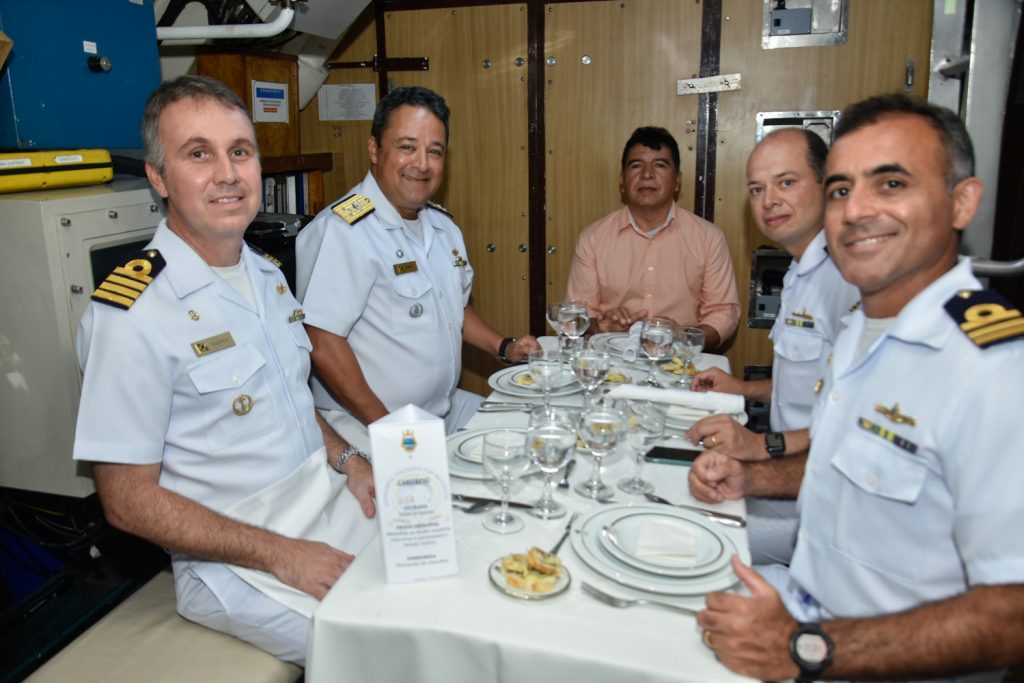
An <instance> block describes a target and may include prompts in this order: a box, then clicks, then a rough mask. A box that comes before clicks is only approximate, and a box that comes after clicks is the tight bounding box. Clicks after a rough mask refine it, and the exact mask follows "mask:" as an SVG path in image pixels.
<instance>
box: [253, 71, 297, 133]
mask: <svg viewBox="0 0 1024 683" xmlns="http://www.w3.org/2000/svg"><path fill="white" fill-rule="evenodd" d="M252 120H253V121H255V122H256V123H288V84H287V83H268V82H267V81H253V82H252Z"/></svg>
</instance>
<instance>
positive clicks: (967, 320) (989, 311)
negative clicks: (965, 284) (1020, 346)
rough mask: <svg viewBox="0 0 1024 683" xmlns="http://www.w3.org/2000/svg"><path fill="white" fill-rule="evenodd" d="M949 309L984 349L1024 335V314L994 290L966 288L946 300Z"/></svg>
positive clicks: (962, 327)
mask: <svg viewBox="0 0 1024 683" xmlns="http://www.w3.org/2000/svg"><path fill="white" fill-rule="evenodd" d="M946 312H947V313H949V315H950V317H952V318H953V320H954V321H955V322H956V324H957V325H959V326H960V329H961V330H963V331H964V333H965V334H966V335H967V336H968V338H970V340H971V341H972V342H974V343H975V344H977V345H978V346H980V347H981V348H983V349H984V348H987V347H989V346H993V345H994V344H1001V343H1003V342H1007V341H1010V340H1012V339H1017V338H1018V337H1022V336H1024V316H1022V315H1021V312H1020V311H1018V310H1017V309H1016V308H1014V307H1013V304H1011V303H1010V302H1009V301H1007V300H1006V299H1004V298H1003V297H1002V295H1001V294H999V293H998V292H994V291H992V290H991V289H980V290H969V289H962V290H960V291H959V292H957V293H956V294H955V295H954V296H953V298H952V299H950V300H949V301H947V302H946Z"/></svg>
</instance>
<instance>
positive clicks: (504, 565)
mask: <svg viewBox="0 0 1024 683" xmlns="http://www.w3.org/2000/svg"><path fill="white" fill-rule="evenodd" d="M501 573H502V574H503V575H504V576H505V581H507V582H508V585H509V586H511V587H513V588H518V589H520V590H527V591H533V592H535V593H547V592H549V591H551V590H552V589H553V588H554V587H555V584H556V583H557V582H558V577H559V576H561V575H562V561H561V560H560V559H559V558H558V556H557V555H552V554H551V553H548V552H545V551H543V550H541V549H540V548H537V547H533V548H530V550H529V551H527V552H526V553H525V554H523V553H513V554H512V555H505V556H504V557H502V558H501Z"/></svg>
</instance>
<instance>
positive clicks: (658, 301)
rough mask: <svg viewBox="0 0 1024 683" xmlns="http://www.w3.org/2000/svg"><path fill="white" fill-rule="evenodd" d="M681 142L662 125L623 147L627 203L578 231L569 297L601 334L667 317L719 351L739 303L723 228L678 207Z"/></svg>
mask: <svg viewBox="0 0 1024 683" xmlns="http://www.w3.org/2000/svg"><path fill="white" fill-rule="evenodd" d="M681 182H682V173H681V172H680V170H679V145H678V144H676V141H675V139H674V138H673V137H672V134H671V133H669V132H668V131H667V130H665V129H664V128H655V127H643V128H637V129H636V130H635V131H634V132H633V135H632V136H630V138H629V140H628V141H627V142H626V147H625V149H624V150H623V152H622V174H621V177H620V180H619V189H620V191H621V192H622V195H623V197H624V199H625V204H626V205H625V206H624V207H622V208H621V209H619V210H617V211H614V212H613V213H611V214H609V215H607V216H605V217H604V218H602V219H601V220H599V221H597V222H596V223H593V224H591V225H589V226H587V227H586V228H584V230H583V232H582V233H581V234H580V237H579V239H578V240H577V242H576V251H575V253H574V254H573V259H572V268H571V270H570V271H569V284H568V287H567V288H566V296H567V298H569V299H574V300H578V301H583V302H586V304H587V306H588V307H589V308H590V313H591V316H592V318H593V319H594V320H595V321H596V323H597V326H596V328H597V331H598V332H621V331H625V330H628V329H629V327H630V325H632V324H633V323H634V322H636V321H637V320H640V319H642V318H645V317H649V316H665V317H668V318H671V319H673V320H674V321H676V322H677V323H679V324H681V325H695V326H697V327H700V328H701V329H703V330H704V333H705V335H706V343H705V347H706V348H707V349H709V350H711V349H718V348H722V347H723V346H724V345H725V344H726V343H727V342H728V341H729V339H730V338H731V337H732V335H733V333H735V331H736V325H737V323H738V321H739V314H740V303H739V297H738V296H737V293H736V274H735V272H734V271H733V267H732V259H731V258H730V256H729V247H728V245H727V244H726V241H725V235H724V234H722V231H721V230H719V229H718V228H717V227H715V226H714V225H713V224H711V223H709V222H708V221H706V220H704V219H702V218H699V217H697V216H695V215H694V214H692V213H690V212H689V211H686V210H685V209H683V208H682V207H680V206H679V205H678V204H676V201H675V200H676V196H677V195H678V194H679V189H680V184H681Z"/></svg>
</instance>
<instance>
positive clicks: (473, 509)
mask: <svg viewBox="0 0 1024 683" xmlns="http://www.w3.org/2000/svg"><path fill="white" fill-rule="evenodd" d="M452 506H453V507H455V508H458V509H459V510H461V511H462V512H465V513H466V514H467V515H475V514H476V513H478V512H484V511H486V510H490V509H491V508H492V507H494V506H495V503H492V502H491V501H489V500H481V501H477V502H475V503H470V504H469V505H467V506H465V507H463V506H462V505H461V504H460V501H457V500H456V501H452Z"/></svg>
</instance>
